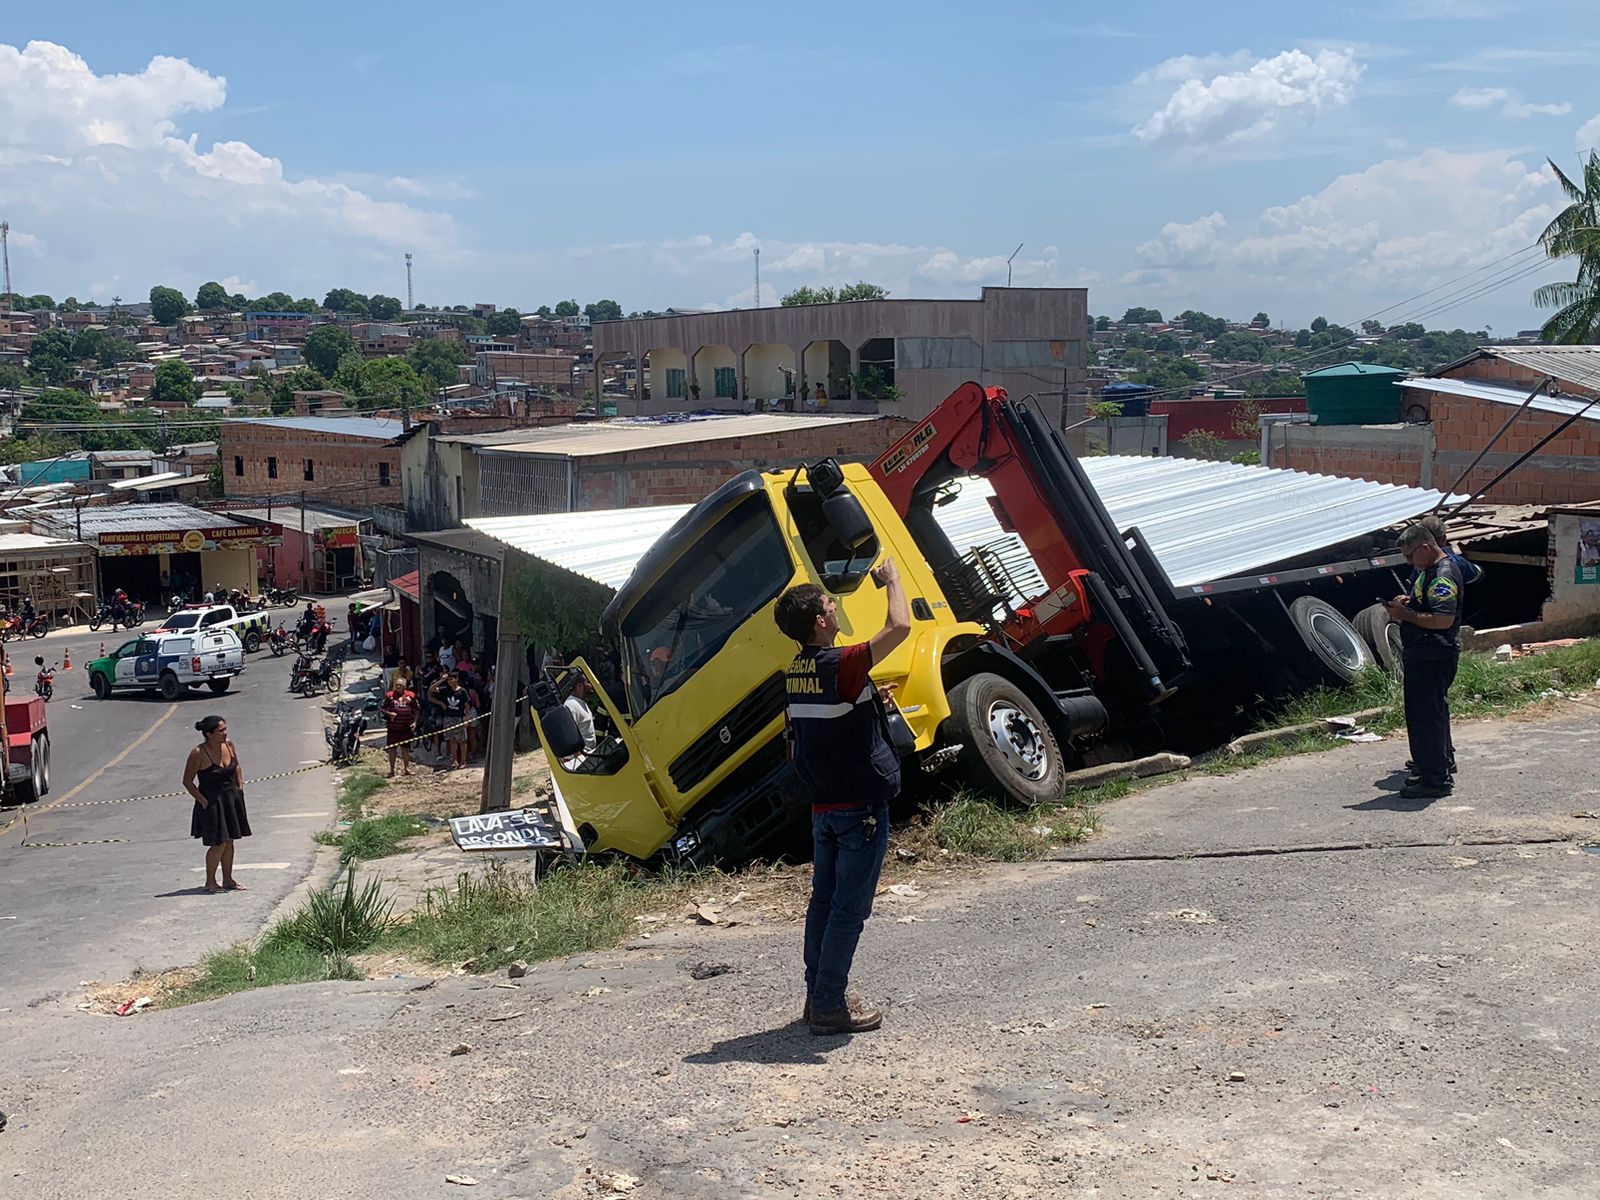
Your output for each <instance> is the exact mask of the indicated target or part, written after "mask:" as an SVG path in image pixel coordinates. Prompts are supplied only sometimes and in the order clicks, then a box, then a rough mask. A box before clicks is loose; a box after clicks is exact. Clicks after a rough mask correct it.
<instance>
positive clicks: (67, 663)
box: [61, 650, 72, 671]
mask: <svg viewBox="0 0 1600 1200" xmlns="http://www.w3.org/2000/svg"><path fill="white" fill-rule="evenodd" d="M61 669H62V670H63V671H70V670H72V651H71V650H68V651H67V656H66V658H65V659H63V660H62V662H61Z"/></svg>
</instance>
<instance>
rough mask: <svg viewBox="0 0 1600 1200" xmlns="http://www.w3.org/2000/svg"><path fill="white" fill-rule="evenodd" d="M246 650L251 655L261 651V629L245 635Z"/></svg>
mask: <svg viewBox="0 0 1600 1200" xmlns="http://www.w3.org/2000/svg"><path fill="white" fill-rule="evenodd" d="M244 648H245V649H246V650H248V651H249V652H250V653H251V654H254V653H255V652H256V651H257V650H259V649H261V631H260V630H259V629H252V630H251V631H250V632H249V633H247V634H245V635H244Z"/></svg>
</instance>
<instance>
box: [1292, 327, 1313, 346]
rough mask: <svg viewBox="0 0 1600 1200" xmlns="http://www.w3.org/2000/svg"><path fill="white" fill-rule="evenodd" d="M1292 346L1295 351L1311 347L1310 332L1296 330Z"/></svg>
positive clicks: (1307, 330)
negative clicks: (1293, 345)
mask: <svg viewBox="0 0 1600 1200" xmlns="http://www.w3.org/2000/svg"><path fill="white" fill-rule="evenodd" d="M1294 344H1295V347H1296V348H1297V349H1300V350H1304V349H1305V348H1306V347H1307V346H1309V345H1311V330H1309V329H1297V330H1295V334H1294Z"/></svg>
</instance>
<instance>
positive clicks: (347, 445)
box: [219, 421, 401, 507]
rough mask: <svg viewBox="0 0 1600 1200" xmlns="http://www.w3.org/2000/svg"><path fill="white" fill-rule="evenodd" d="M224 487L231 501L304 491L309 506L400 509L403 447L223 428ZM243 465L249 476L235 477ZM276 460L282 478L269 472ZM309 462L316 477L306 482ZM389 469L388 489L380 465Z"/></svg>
mask: <svg viewBox="0 0 1600 1200" xmlns="http://www.w3.org/2000/svg"><path fill="white" fill-rule="evenodd" d="M221 441H222V444H221V447H220V448H219V454H220V457H221V459H222V487H223V491H224V493H225V494H226V495H228V496H291V495H294V496H297V495H298V494H299V493H300V492H301V491H302V490H304V491H305V493H306V500H307V502H308V503H321V504H332V505H339V506H343V507H349V506H351V505H357V506H362V505H367V504H399V503H400V502H401V494H400V447H399V446H398V445H396V444H394V443H392V442H380V441H377V440H375V439H372V438H352V437H343V436H340V435H338V434H334V433H321V432H311V431H308V430H300V429H288V428H285V427H283V426H281V425H251V424H247V423H244V422H234V421H225V422H223V424H222V439H221ZM235 457H238V458H240V459H242V460H243V464H242V465H243V468H244V473H243V474H242V475H238V474H235V473H234V467H235V463H234V459H235ZM269 458H276V459H277V463H278V477H277V478H276V479H273V478H272V477H271V476H270V475H269V473H268V459H269ZM306 459H310V460H311V463H312V474H313V475H314V476H315V478H313V479H311V480H307V479H306V478H305V464H306ZM381 463H387V464H388V466H389V476H388V477H389V484H388V486H387V487H383V486H380V485H379V483H378V479H379V475H380V470H379V465H380V464H381Z"/></svg>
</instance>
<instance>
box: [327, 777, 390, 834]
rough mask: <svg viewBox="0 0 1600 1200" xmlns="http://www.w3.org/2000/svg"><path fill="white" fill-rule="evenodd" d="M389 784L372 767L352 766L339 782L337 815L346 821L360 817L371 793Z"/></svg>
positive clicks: (370, 797)
mask: <svg viewBox="0 0 1600 1200" xmlns="http://www.w3.org/2000/svg"><path fill="white" fill-rule="evenodd" d="M388 786H389V781H388V780H387V779H385V778H384V777H383V776H382V775H380V774H378V772H377V771H376V770H374V769H373V768H372V767H354V768H352V769H351V771H350V772H349V773H348V774H347V775H346V776H345V777H344V779H343V780H341V781H340V783H339V815H340V816H341V817H343V818H344V819H345V820H346V821H354V820H357V819H359V818H360V816H361V814H362V813H363V812H364V811H365V810H366V803H367V801H368V800H370V799H372V794H373V793H374V792H377V791H381V790H382V789H383V788H386V787H388Z"/></svg>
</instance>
